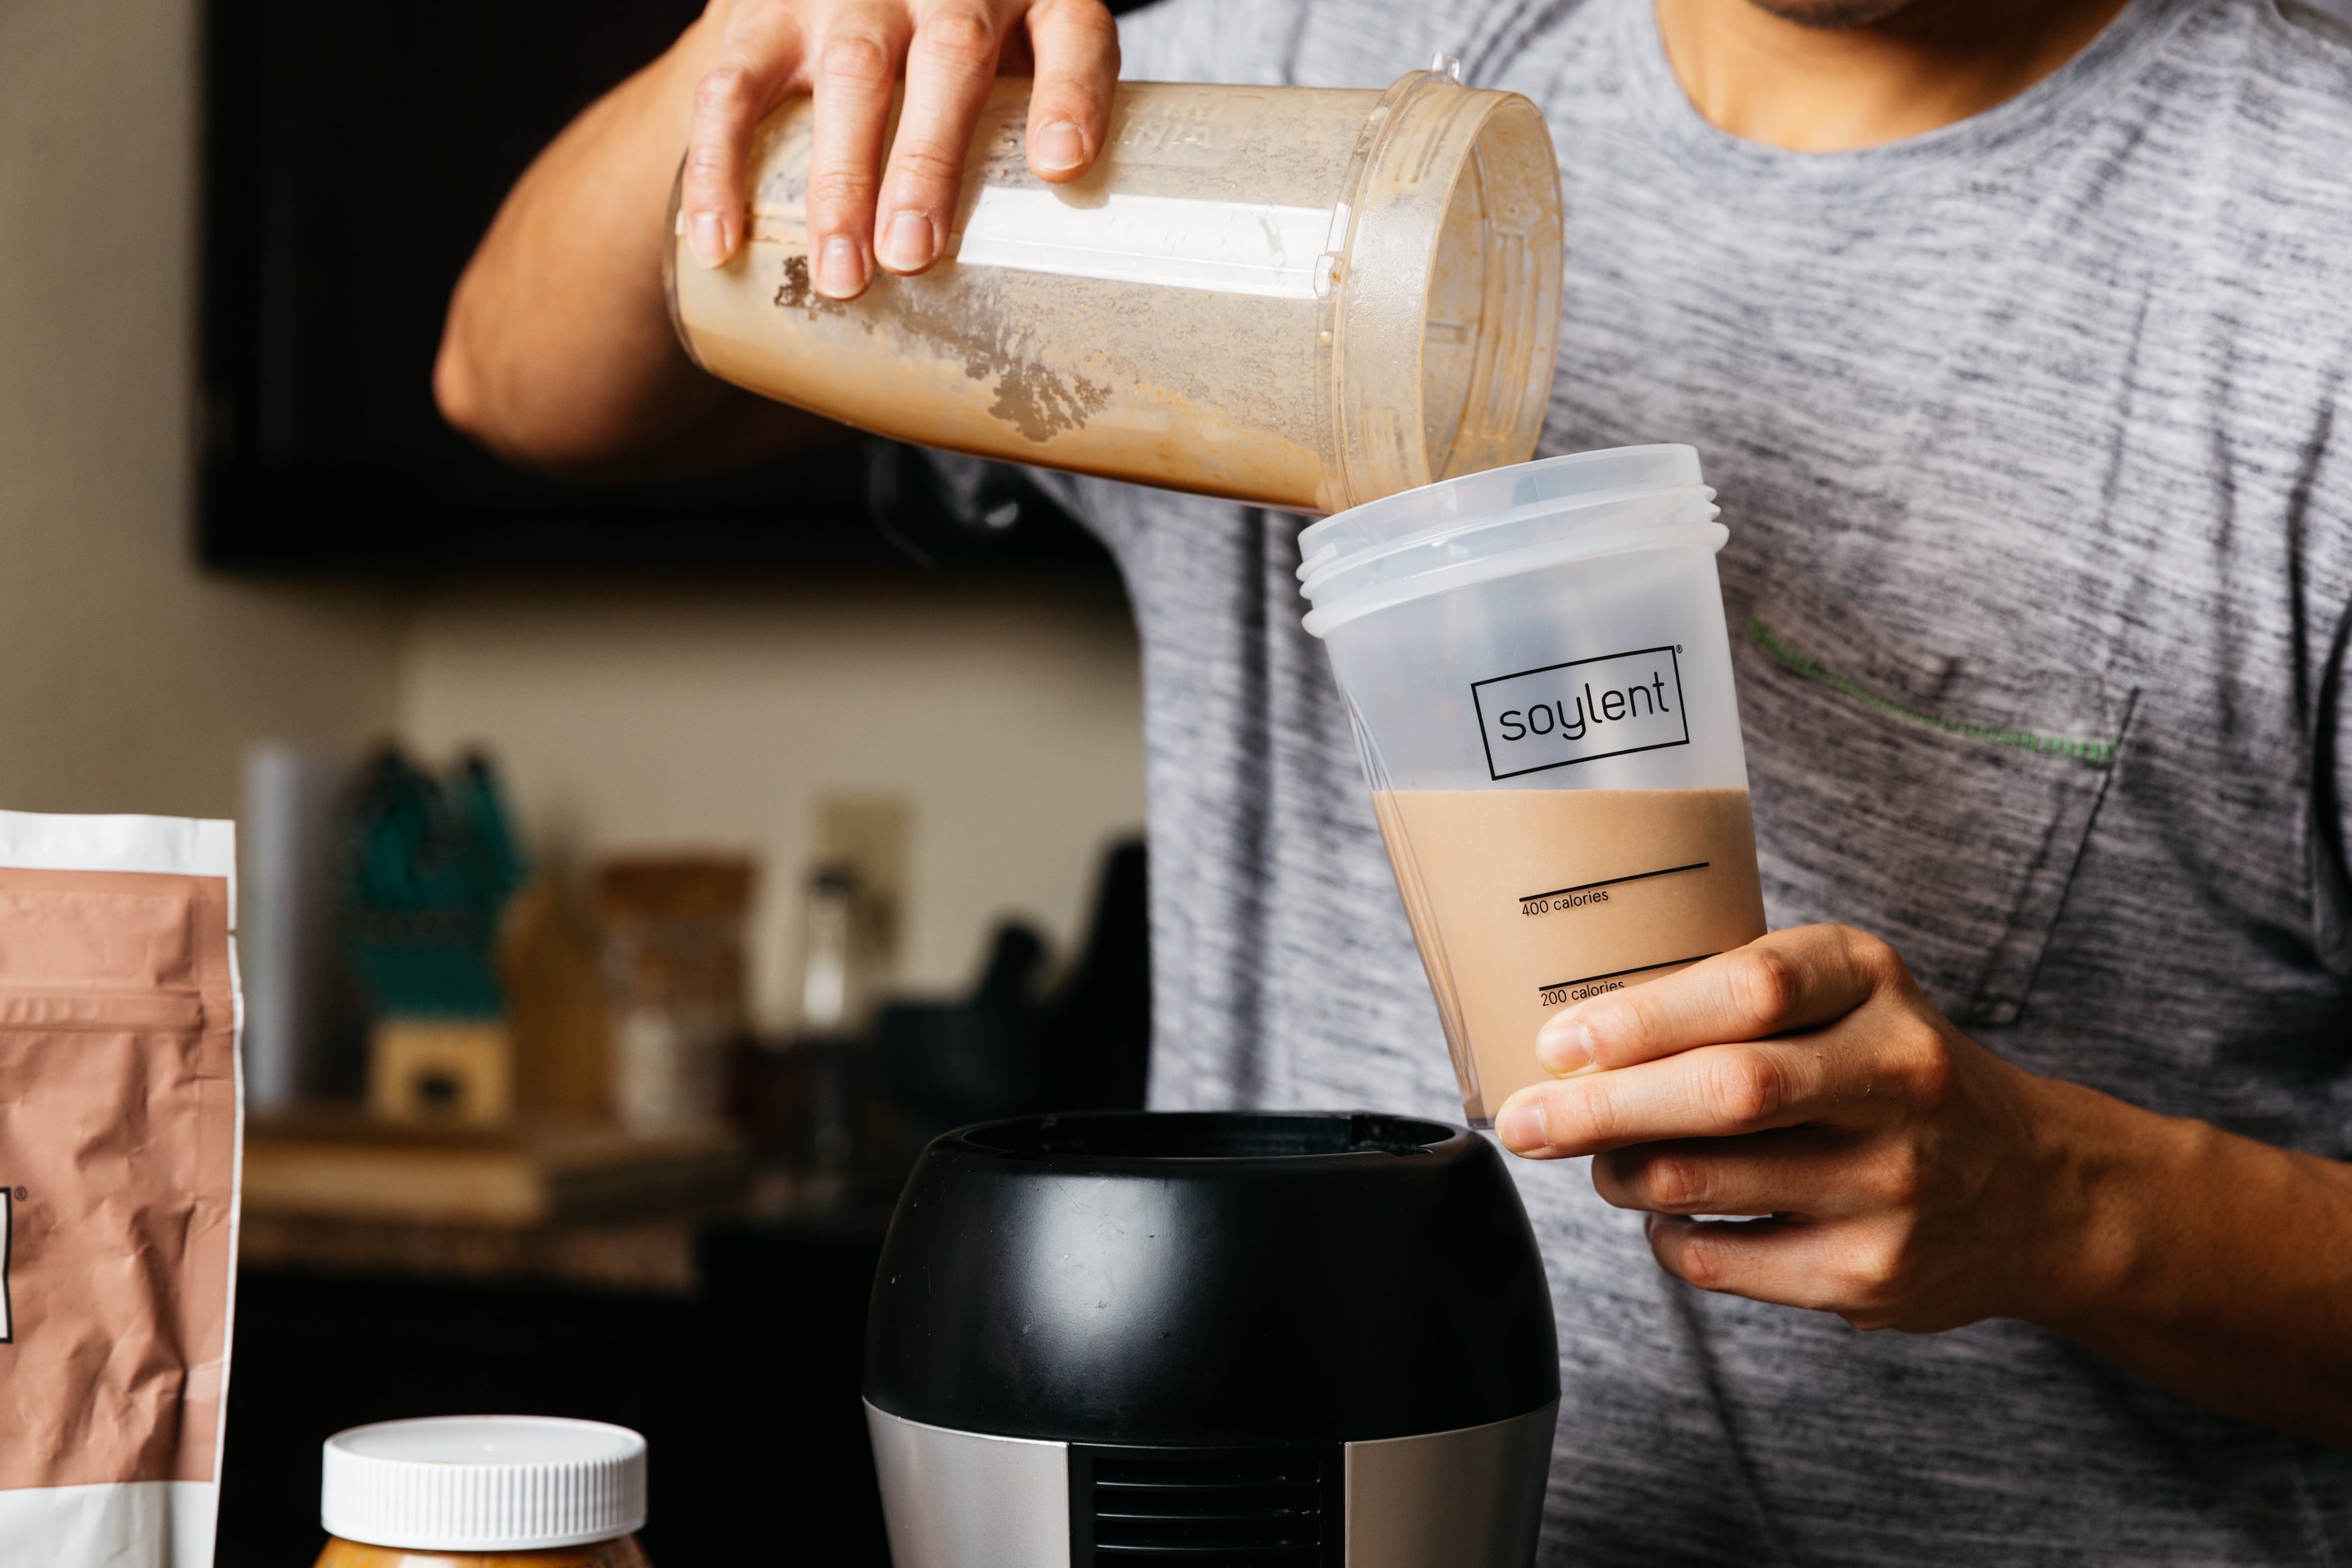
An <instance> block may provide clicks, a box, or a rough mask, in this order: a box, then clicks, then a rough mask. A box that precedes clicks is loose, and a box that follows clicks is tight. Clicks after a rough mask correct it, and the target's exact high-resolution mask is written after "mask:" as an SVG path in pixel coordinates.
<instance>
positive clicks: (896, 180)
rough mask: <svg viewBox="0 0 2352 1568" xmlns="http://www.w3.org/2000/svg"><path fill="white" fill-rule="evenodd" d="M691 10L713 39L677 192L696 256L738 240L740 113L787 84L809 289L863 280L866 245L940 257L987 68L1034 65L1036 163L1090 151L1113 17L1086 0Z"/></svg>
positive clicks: (738, 5)
mask: <svg viewBox="0 0 2352 1568" xmlns="http://www.w3.org/2000/svg"><path fill="white" fill-rule="evenodd" d="M722 12H723V15H722ZM706 20H707V21H709V22H713V23H716V24H718V25H719V26H720V28H721V30H722V33H723V37H724V43H723V45H722V47H721V48H720V51H719V57H718V59H717V62H716V63H715V64H713V65H712V66H711V67H710V68H709V71H708V72H707V73H705V74H704V76H703V78H702V79H701V82H700V83H699V85H698V87H697V88H696V89H695V95H694V123H693V129H692V131H691V132H690V133H689V135H688V141H687V156H686V175H685V182H684V189H683V192H682V201H681V207H682V210H683V214H684V217H685V220H686V233H687V239H688V243H689V244H690V245H691V246H692V247H693V249H694V254H695V256H696V257H697V259H698V260H699V261H700V262H701V263H702V265H703V266H705V267H717V266H719V265H720V264H722V263H724V262H725V261H726V260H727V259H728V258H729V257H730V256H733V255H734V254H735V250H736V247H737V246H740V244H741V243H742V239H743V226H744V214H745V207H744V200H743V172H744V159H745V155H746V153H747V152H748V150H749V148H750V146H751V129H752V127H753V126H754V125H755V124H757V123H758V122H759V120H761V118H762V117H764V116H765V115H766V114H767V113H768V112H769V111H770V110H772V109H774V108H775V107H776V106H777V105H778V104H780V103H782V101H783V100H784V99H786V98H788V97H790V96H792V95H793V94H794V93H799V92H807V93H813V94H814V96H815V99H816V125H815V146H814V149H813V151H812V153H811V158H810V164H809V220H808V221H809V249H810V252H811V254H812V255H813V256H814V257H815V267H814V277H813V281H814V284H815V286H816V287H817V290H818V292H820V293H823V294H826V295H830V296H832V297H833V298H835V299H847V298H853V297H854V296H856V295H857V294H859V293H861V292H863V291H864V289H865V287H866V284H867V283H868V282H870V281H872V279H873V277H874V267H875V264H876V263H877V261H878V262H879V263H880V264H881V265H882V266H884V267H888V268H889V269H890V270H891V271H893V272H920V271H922V270H923V269H924V268H925V267H929V266H930V265H931V264H932V263H933V262H934V261H936V260H938V259H939V255H940V246H941V245H942V244H943V243H944V242H945V241H946V238H947V235H948V227H949V225H950V223H951V222H952V221H953V219H954V216H955V205H956V198H957V196H958V194H959V193H960V192H961V189H962V177H963V162H964V152H965V150H966V148H967V147H968V146H969V144H970V142H971V132H972V127H973V125H974V124H975V123H976V122H977V121H978V120H979V117H980V110H981V108H982V104H984V103H985V102H986V101H987V98H988V89H989V85H990V84H991V83H992V81H994V80H995V78H996V75H997V72H998V71H999V70H1009V71H1014V72H1019V71H1026V70H1032V69H1034V73H1035V76H1036V88H1035V89H1034V93H1033V94H1032V96H1031V98H1030V100H1029V127H1028V152H1029V166H1030V168H1032V169H1033V170H1034V171H1035V172H1036V173H1037V176H1038V177H1039V178H1040V179H1043V180H1048V181H1054V182H1062V181H1068V180H1075V179H1076V178H1077V177H1078V176H1079V175H1081V174H1083V173H1085V172H1087V170H1088V169H1089V168H1091V167H1093V165H1094V162H1095V159H1096V157H1097V155H1098V154H1099V153H1100V152H1102V145H1103V138H1104V136H1105V134H1106V133H1107V131H1108V127H1109V123H1110V96H1111V88H1112V85H1113V83H1114V82H1115V81H1116V80H1117V78H1118V28H1117V26H1115V25H1114V23H1113V22H1112V20H1111V16H1110V14H1109V12H1108V11H1106V10H1105V9H1104V8H1103V5H1102V4H1101V0H732V3H731V4H730V0H713V5H712V15H711V16H709V17H708V18H706ZM902 72H903V75H904V77H905V80H906V104H905V108H904V110H902V111H901V112H900V115H899V120H898V137H897V140H896V141H895V142H894V143H893V144H892V146H891V148H890V162H889V167H888V169H887V171H886V170H884V169H883V167H882V144H883V138H884V134H885V132H886V131H887V129H888V125H889V120H890V107H891V102H892V99H893V96H894V94H895V92H896V91H897V89H898V82H899V78H900V76H901V74H902Z"/></svg>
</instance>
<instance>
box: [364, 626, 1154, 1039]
mask: <svg viewBox="0 0 2352 1568" xmlns="http://www.w3.org/2000/svg"><path fill="white" fill-rule="evenodd" d="M401 715H402V724H403V727H404V731H405V732H406V733H407V734H408V735H409V736H411V737H413V738H415V740H416V742H417V743H418V744H419V745H420V746H422V747H426V748H428V749H429V750H431V751H433V752H434V753H436V754H441V755H446V753H447V752H448V751H450V750H452V749H454V748H455V747H457V746H459V745H462V744H464V743H466V742H467V741H470V740H475V739H486V740H488V742H489V743H490V745H491V746H492V747H493V748H494V749H495V751H496V753H497V756H498V758H499V762H500V763H501V765H502V766H503V768H504V770H505V772H506V776H507V778H508V780H509V784H510V785H511V787H512V789H513V790H514V793H515V795H516V797H517V803H518V807H519V810H520V812H521V814H522V816H523V817H524V818H525V820H526V821H529V822H530V824H531V825H532V828H533V830H534V831H535V833H536V834H537V835H538V836H539V837H540V838H541V841H542V842H543V843H546V844H548V845H550V846H551V847H553V848H555V849H557V850H558V851H559V852H562V853H565V854H567V855H569V856H572V857H573V858H584V857H585V856H587V855H592V854H594V853H598V852H607V851H611V850H615V849H630V848H654V847H680V846H715V847H721V848H729V849H746V850H750V851H751V852H754V853H756V854H757V855H759V856H760V858H761V862H762V865H763V868H764V871H765V873H766V874H765V876H764V877H763V886H762V888H761V908H760V911H759V914H758V915H757V918H756V919H755V922H754V931H753V936H752V943H753V986H754V992H755V1005H756V1006H757V1007H758V1009H759V1011H760V1013H761V1017H762V1018H763V1019H764V1020H765V1021H767V1022H769V1023H770V1024H779V1023H782V1022H785V1021H787V1020H788V1019H789V1018H790V1015H791V1010H792V1007H791V1002H790V1000H789V998H788V994H787V993H788V990H789V987H788V985H787V977H788V975H789V974H790V972H791V971H792V968H793V958H792V954H793V944H794V942H795V941H796V929H795V918H794V917H795V914H796V903H797V901H796V899H795V897H794V896H793V892H794V881H795V879H796V878H797V877H798V875H799V874H800V873H801V872H802V871H803V869H804V868H805V866H806V865H807V864H808V862H809V860H810V857H811V855H812V853H813V848H814V847H813V845H812V843H811V841H810V836H811V834H812V832H813V831H814V815H815V808H816V802H817V800H818V799H819V798H820V797H821V796H823V795H824V794H826V793H827V792H857V793H880V794H892V795H898V796H900V797H903V798H904V799H905V800H907V801H908V804H909V806H910V807H911V808H912V811H913V832H912V837H911V841H910V843H909V846H908V848H909V851H910V853H909V863H908V887H907V890H906V892H907V897H908V919H907V931H906V937H905V948H906V950H905V956H904V962H903V965H902V979H903V980H904V981H905V982H906V984H907V985H908V986H909V987H911V988H915V989H919V990H929V991H940V990H943V989H947V988H953V987H957V986H960V985H961V984H962V983H963V982H964V981H965V980H966V979H967V978H968V977H970V975H971V971H972V968H973V966H974V964H975V962H976V960H977V958H978V956H979V946H980V943H981V942H982V938H983V936H984V935H985V933H986V930H987V928H988V925H989V924H990V922H991V921H992V919H993V918H994V917H995V916H996V915H999V914H1000V913H1015V914H1020V915H1026V916H1028V917H1030V918H1031V919H1033V920H1034V922H1036V923H1037V924H1038V925H1040V926H1041V927H1042V928H1043V929H1044V930H1045V933H1046V934H1047V935H1048V936H1050V937H1052V938H1054V940H1055V946H1057V948H1061V949H1064V950H1065V951H1066V948H1067V946H1068V945H1069V942H1070V940H1071V938H1072V937H1073V936H1074V935H1075V934H1076V933H1078V932H1079V930H1080V928H1081V926H1082V923H1083V919H1084V915H1085V905H1086V904H1087V899H1088V898H1089V897H1090V895H1091V893H1092V889H1093V882H1094V878H1095V874H1096V869H1097V863H1096V862H1097V857H1098V855H1099V854H1100V852H1101V850H1102V847H1103V845H1104V844H1105V843H1106V842H1107V841H1108V840H1109V839H1110V838H1112V837H1113V836H1114V835H1116V834H1118V833H1119V832H1121V831H1128V830H1130V829H1136V828H1139V827H1140V826H1141V823H1142V821H1143V757H1142V726H1141V699H1140V694H1139V676H1138V665H1137V654H1136V646H1135V639H1134V632H1133V630H1132V627H1131V624H1130V622H1129V619H1128V616H1127V612H1126V607H1125V605H1124V603H1123V601H1120V600H1119V599H1118V597H1117V596H1116V593H1115V592H1114V591H1111V590H1108V589H1107V588H1079V587H1076V586H1074V585H1069V584H1053V583H1043V582H1034V581H1031V582H1012V583H1007V582H1002V581H999V582H993V583H973V582H961V583H959V582H953V581H950V582H938V581H932V582H929V583H921V582H919V583H917V584H916V585H914V586H913V587H912V588H909V587H908V586H905V585H903V584H902V585H900V586H898V587H895V588H891V587H886V586H882V585H877V584H875V583H872V582H866V583H864V584H862V585H861V584H860V583H858V582H856V581H854V580H844V581H834V582H829V583H823V584H814V585H806V586H802V587H798V588H793V589H781V588H780V589H775V590H733V591H722V590H716V589H707V588H706V589H699V590H694V591H687V590H678V591H632V592H626V593H624V592H620V591H604V592H592V591H576V590H575V591H545V592H541V593H516V592H512V591H502V592H497V593H490V592H470V593H469V592H453V593H444V594H440V595H436V596H435V597H434V598H433V599H432V600H431V601H428V602H427V603H426V604H425V606H424V608H423V609H422V610H421V611H420V612H419V613H418V616H417V619H416V622H415V627H414V630H413V632H412V635H411V640H410V643H409V645H408V657H407V663H406V673H405V678H404V685H403V691H402V701H401Z"/></svg>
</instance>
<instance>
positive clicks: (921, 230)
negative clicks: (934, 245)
mask: <svg viewBox="0 0 2352 1568" xmlns="http://www.w3.org/2000/svg"><path fill="white" fill-rule="evenodd" d="M878 248H879V249H880V250H881V252H882V265H883V266H885V267H888V268H889V269H890V270H891V271H893V272H920V271H922V270H923V268H925V267H929V266H930V265H931V256H932V254H933V252H932V249H931V220H930V219H929V218H927V217H925V216H923V214H920V213H900V214H898V215H896V216H895V217H893V218H892V219H891V220H890V226H889V227H888V228H887V229H884V230H883V231H882V244H881V246H879V247H878Z"/></svg>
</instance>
